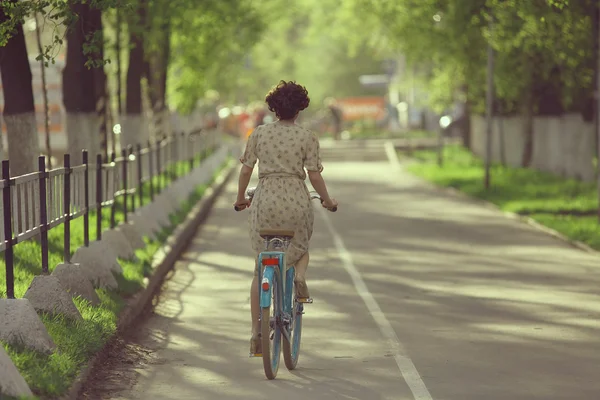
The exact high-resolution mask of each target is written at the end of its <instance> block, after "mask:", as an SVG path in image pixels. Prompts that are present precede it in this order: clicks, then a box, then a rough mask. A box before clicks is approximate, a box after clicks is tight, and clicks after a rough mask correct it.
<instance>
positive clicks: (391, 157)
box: [384, 140, 401, 169]
mask: <svg viewBox="0 0 600 400" xmlns="http://www.w3.org/2000/svg"><path fill="white" fill-rule="evenodd" d="M384 147H385V155H386V156H387V158H388V161H389V162H390V164H392V167H394V168H396V169H400V168H401V166H400V160H398V153H397V152H396V148H395V147H394V143H392V142H391V141H389V140H388V141H387V142H385V145H384Z"/></svg>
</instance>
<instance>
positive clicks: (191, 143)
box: [186, 135, 196, 171]
mask: <svg viewBox="0 0 600 400" xmlns="http://www.w3.org/2000/svg"><path fill="white" fill-rule="evenodd" d="M187 142H188V143H189V151H188V157H189V158H188V162H189V163H190V171H192V170H193V169H194V144H195V142H196V138H194V137H193V136H192V135H188V138H187ZM186 148H188V146H186ZM190 153H191V154H192V156H191V157H190Z"/></svg>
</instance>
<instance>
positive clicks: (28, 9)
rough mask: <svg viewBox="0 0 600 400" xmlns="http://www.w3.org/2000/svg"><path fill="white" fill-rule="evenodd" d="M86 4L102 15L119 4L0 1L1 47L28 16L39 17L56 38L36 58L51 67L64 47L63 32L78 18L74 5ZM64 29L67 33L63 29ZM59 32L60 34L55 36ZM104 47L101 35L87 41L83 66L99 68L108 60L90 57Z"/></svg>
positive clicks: (103, 1) (75, 0) (105, 1)
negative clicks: (1, 17)
mask: <svg viewBox="0 0 600 400" xmlns="http://www.w3.org/2000/svg"><path fill="white" fill-rule="evenodd" d="M85 3H89V5H90V7H91V8H93V9H96V10H100V11H104V10H108V9H110V8H114V7H115V6H117V4H119V3H120V1H119V0H91V1H89V2H88V1H86V0H37V1H34V0H28V1H15V0H2V1H0V7H2V10H3V12H4V16H5V18H4V19H3V20H2V22H0V47H2V46H6V44H7V43H8V40H9V39H10V38H11V37H13V36H14V35H15V33H16V28H17V27H18V26H19V25H21V24H23V21H24V20H25V18H27V17H28V16H30V15H35V14H39V15H40V16H41V17H42V18H41V22H42V23H43V24H49V25H50V26H51V28H52V29H53V31H54V32H56V33H55V34H53V37H52V41H51V43H50V44H46V45H44V46H43V49H42V53H41V54H38V55H37V57H36V59H37V60H38V61H40V60H44V64H45V65H46V66H48V65H49V64H50V63H52V64H54V63H55V58H56V55H57V49H58V48H60V47H61V46H62V45H63V44H64V39H65V37H64V35H65V33H66V29H73V27H74V25H75V23H76V22H77V20H78V19H79V16H78V15H77V14H76V13H75V12H74V11H73V8H72V6H73V5H74V4H85ZM62 28H66V29H62ZM58 32H61V33H58ZM101 46H103V39H102V32H100V31H97V32H94V33H92V34H90V35H88V37H86V41H85V43H84V44H83V52H84V54H85V55H87V56H88V61H87V63H86V66H88V68H91V67H100V66H103V65H104V64H105V63H107V62H108V60H98V59H97V57H92V54H94V53H97V52H98V50H99V49H100V47H101Z"/></svg>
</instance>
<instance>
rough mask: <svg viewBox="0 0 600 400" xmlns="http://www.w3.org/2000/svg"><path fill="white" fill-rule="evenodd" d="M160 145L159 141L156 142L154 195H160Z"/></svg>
mask: <svg viewBox="0 0 600 400" xmlns="http://www.w3.org/2000/svg"><path fill="white" fill-rule="evenodd" d="M161 146H162V143H161V141H160V140H159V141H158V142H156V176H157V177H158V179H157V183H156V193H157V194H158V193H160V192H161V191H162V173H161V165H160V149H161Z"/></svg>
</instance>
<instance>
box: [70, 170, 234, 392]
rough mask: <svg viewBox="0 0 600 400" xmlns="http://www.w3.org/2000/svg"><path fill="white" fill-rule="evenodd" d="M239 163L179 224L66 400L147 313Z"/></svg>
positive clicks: (223, 176)
mask: <svg viewBox="0 0 600 400" xmlns="http://www.w3.org/2000/svg"><path fill="white" fill-rule="evenodd" d="M234 166H235V163H232V162H231V161H229V162H228V163H227V165H226V166H225V168H224V169H223V170H222V171H221V173H220V174H219V175H218V176H217V178H216V179H215V180H214V182H213V183H212V185H211V186H210V187H209V188H207V189H206V191H205V193H204V195H203V196H202V198H201V199H200V201H199V202H198V203H197V204H196V205H195V206H194V207H193V208H192V210H191V211H190V212H189V214H188V215H187V217H186V219H185V221H184V222H183V223H182V224H180V225H178V226H177V227H176V228H175V230H174V231H173V233H171V235H169V237H168V238H167V240H166V241H165V243H164V244H163V246H162V247H161V248H160V249H159V250H158V251H157V252H156V254H155V255H154V258H153V261H152V264H153V265H152V269H153V273H152V276H151V277H150V278H149V280H148V281H147V283H146V285H145V288H144V289H143V290H142V291H141V292H138V293H137V294H136V295H134V296H133V298H132V299H131V300H130V301H129V302H128V304H127V305H126V306H125V309H124V310H123V311H121V314H120V315H119V318H118V321H117V331H116V333H115V334H114V335H113V337H112V338H111V339H109V340H108V342H106V343H105V344H104V346H103V348H102V349H100V351H98V353H97V354H96V355H95V356H94V357H92V359H91V360H90V361H88V363H87V364H86V365H85V366H84V367H83V368H82V369H81V370H80V373H79V375H78V377H77V378H76V380H75V382H74V383H73V385H72V386H71V388H70V389H69V391H68V392H67V394H66V395H64V396H63V397H62V399H64V400H77V399H78V398H79V394H80V392H81V390H82V389H83V388H84V385H85V383H86V381H87V380H88V378H89V377H90V376H91V374H92V373H93V370H94V367H95V366H96V364H97V363H98V362H99V361H101V360H102V355H103V354H102V353H103V349H105V348H107V347H109V346H110V345H111V344H112V343H113V341H114V339H115V338H117V337H118V336H119V334H121V333H123V332H125V331H126V330H127V329H129V328H130V326H131V325H132V323H133V322H135V321H136V319H137V318H138V317H139V316H140V315H141V314H142V313H143V311H144V310H145V309H146V307H147V306H148V305H149V304H150V303H151V301H152V299H153V297H154V294H155V293H156V292H157V291H158V290H159V289H160V287H161V285H162V283H163V280H164V278H165V276H166V275H167V273H168V272H169V271H170V270H171V269H172V268H173V266H174V265H175V262H176V261H177V259H178V258H179V256H180V255H181V253H182V252H183V251H184V250H185V248H186V247H187V246H188V244H189V243H190V241H191V240H192V238H193V237H194V235H195V234H196V231H197V230H198V228H199V226H200V225H201V224H202V223H203V222H204V221H205V220H206V217H207V216H208V214H209V212H210V210H211V209H212V206H213V204H214V203H215V200H216V199H217V197H218V196H219V195H220V194H221V193H222V192H223V189H224V188H225V186H226V185H227V183H228V182H229V179H230V178H231V176H232V174H233V171H234V169H235V168H234Z"/></svg>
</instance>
